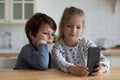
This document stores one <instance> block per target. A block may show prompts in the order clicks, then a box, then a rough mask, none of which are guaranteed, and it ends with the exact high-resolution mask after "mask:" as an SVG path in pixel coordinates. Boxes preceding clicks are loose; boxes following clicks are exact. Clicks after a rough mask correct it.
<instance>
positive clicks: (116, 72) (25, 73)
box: [0, 67, 120, 80]
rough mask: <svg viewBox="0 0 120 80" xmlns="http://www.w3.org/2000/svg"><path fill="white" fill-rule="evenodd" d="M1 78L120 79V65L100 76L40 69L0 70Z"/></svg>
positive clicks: (8, 79)
mask: <svg viewBox="0 0 120 80" xmlns="http://www.w3.org/2000/svg"><path fill="white" fill-rule="evenodd" d="M0 80H120V67H111V69H110V71H109V72H107V73H105V74H103V75H100V76H89V77H78V76H74V75H71V74H67V73H64V72H62V71H60V70H58V69H48V70H47V71H39V70H8V69H3V70H0Z"/></svg>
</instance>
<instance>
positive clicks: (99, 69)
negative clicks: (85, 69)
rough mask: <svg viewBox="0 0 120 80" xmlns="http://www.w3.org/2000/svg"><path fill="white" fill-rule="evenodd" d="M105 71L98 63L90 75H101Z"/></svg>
mask: <svg viewBox="0 0 120 80" xmlns="http://www.w3.org/2000/svg"><path fill="white" fill-rule="evenodd" d="M104 71H105V67H104V65H103V64H102V63H101V62H100V61H99V62H98V63H97V67H95V69H94V72H93V73H92V75H93V76H97V75H101V74H103V73H104Z"/></svg>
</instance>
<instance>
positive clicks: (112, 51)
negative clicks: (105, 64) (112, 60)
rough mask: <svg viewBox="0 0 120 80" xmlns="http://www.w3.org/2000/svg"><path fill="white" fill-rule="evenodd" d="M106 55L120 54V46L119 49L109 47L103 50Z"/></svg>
mask: <svg viewBox="0 0 120 80" xmlns="http://www.w3.org/2000/svg"><path fill="white" fill-rule="evenodd" d="M102 53H103V54H104V55H106V56H120V48H119V49H107V50H105V51H103V52H102Z"/></svg>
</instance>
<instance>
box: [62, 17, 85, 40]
mask: <svg viewBox="0 0 120 80" xmlns="http://www.w3.org/2000/svg"><path fill="white" fill-rule="evenodd" d="M82 31H83V18H81V17H79V16H72V17H71V18H70V19H69V20H68V21H67V22H66V24H65V25H64V29H63V32H64V39H66V40H68V41H75V42H76V41H78V38H79V37H80V35H81V34H82Z"/></svg>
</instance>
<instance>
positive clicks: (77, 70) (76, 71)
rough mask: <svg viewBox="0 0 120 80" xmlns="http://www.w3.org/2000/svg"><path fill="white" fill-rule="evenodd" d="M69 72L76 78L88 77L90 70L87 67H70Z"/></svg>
mask: <svg viewBox="0 0 120 80" xmlns="http://www.w3.org/2000/svg"><path fill="white" fill-rule="evenodd" d="M68 72H69V73H71V74H73V75H76V76H88V68H87V67H85V66H80V65H76V66H70V67H69V68H68Z"/></svg>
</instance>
